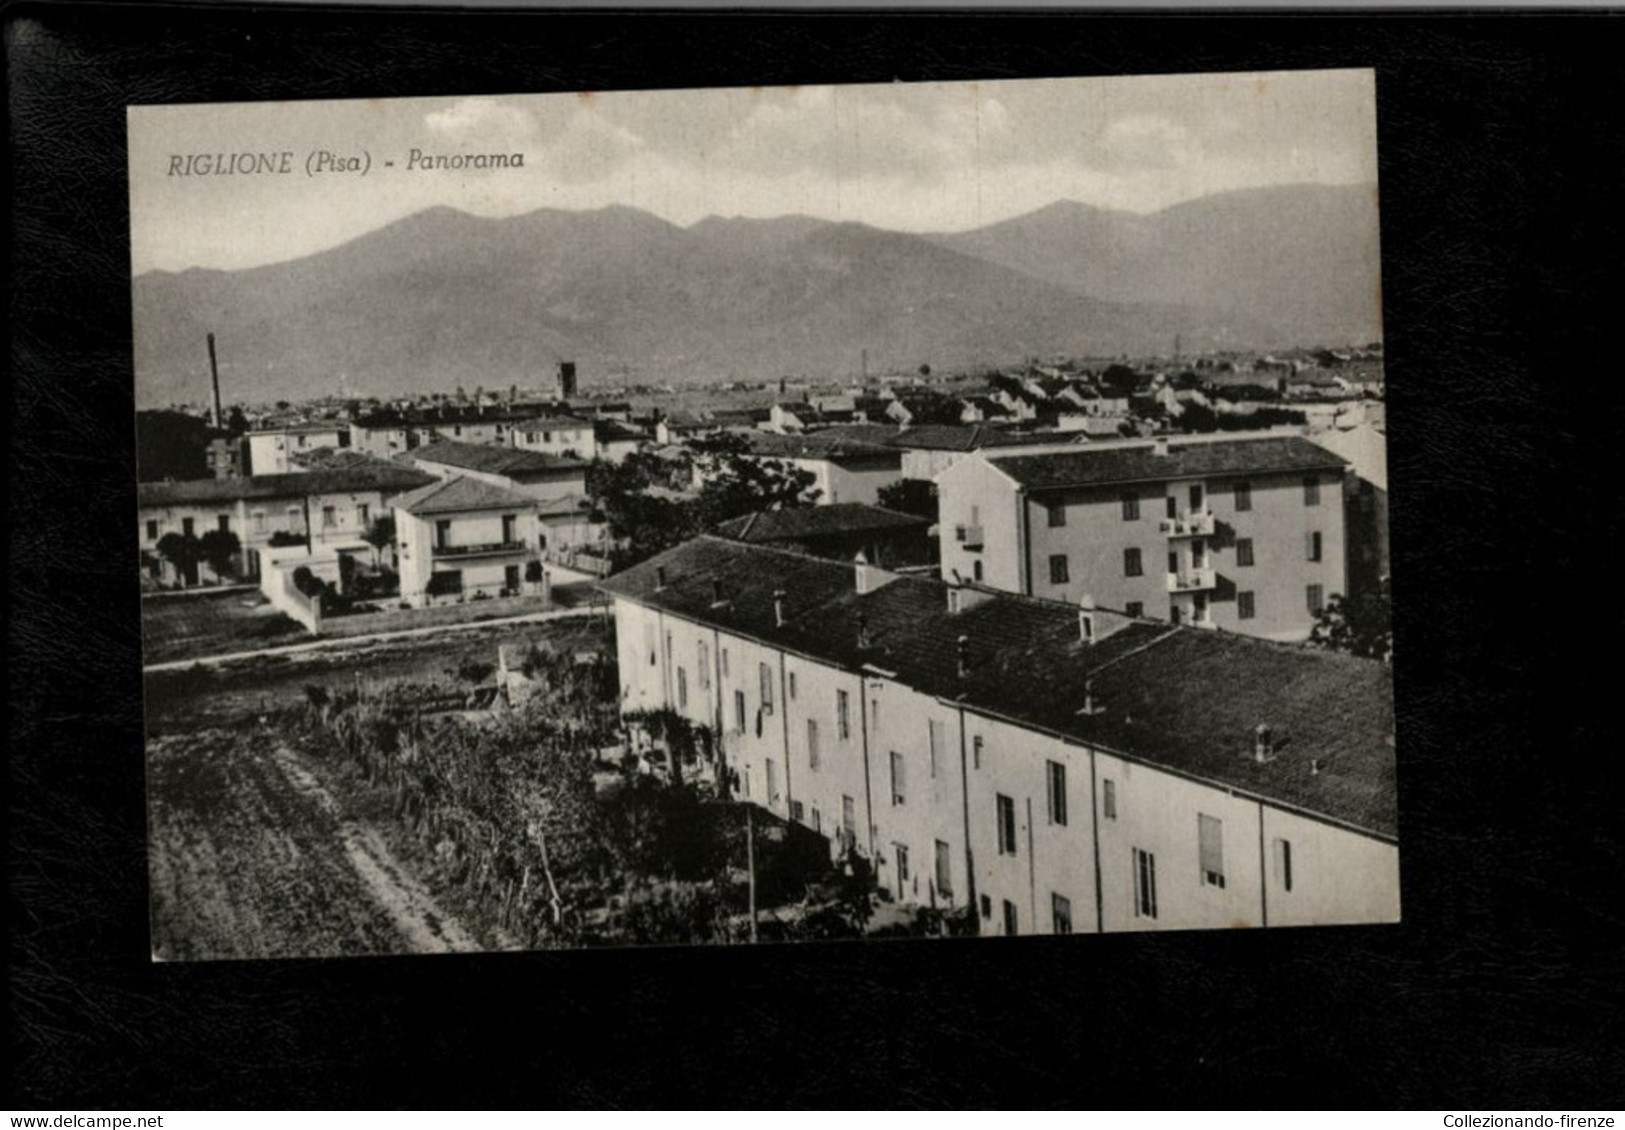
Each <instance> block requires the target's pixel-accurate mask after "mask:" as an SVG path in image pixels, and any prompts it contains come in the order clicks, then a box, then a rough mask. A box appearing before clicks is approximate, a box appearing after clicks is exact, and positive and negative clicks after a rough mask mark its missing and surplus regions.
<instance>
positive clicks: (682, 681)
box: [677, 667, 688, 709]
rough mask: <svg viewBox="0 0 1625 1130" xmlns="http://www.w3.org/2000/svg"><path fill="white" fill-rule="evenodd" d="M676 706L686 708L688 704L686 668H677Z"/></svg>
mask: <svg viewBox="0 0 1625 1130" xmlns="http://www.w3.org/2000/svg"><path fill="white" fill-rule="evenodd" d="M677 706H678V709H686V708H687V706H688V670H687V669H686V668H683V667H679V668H677Z"/></svg>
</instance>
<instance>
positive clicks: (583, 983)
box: [6, 4, 1625, 1110]
mask: <svg viewBox="0 0 1625 1130" xmlns="http://www.w3.org/2000/svg"><path fill="white" fill-rule="evenodd" d="M6 36H7V39H6V45H7V79H8V84H9V85H8V91H9V107H8V109H9V117H8V123H9V129H10V146H11V157H12V161H11V171H12V173H13V176H14V180H13V185H12V192H13V196H12V198H11V213H10V214H11V219H12V223H11V228H10V234H11V240H12V242H11V247H12V259H11V262H10V268H11V272H10V279H9V281H10V287H9V299H10V319H9V327H8V328H9V334H10V345H11V362H12V371H11V383H10V386H9V393H10V412H9V418H8V420H7V427H8V430H9V432H10V444H9V455H10V463H11V471H12V474H11V476H10V486H9V491H8V493H9V502H10V514H9V522H8V524H7V529H6V537H7V539H8V541H9V548H10V554H9V567H8V570H7V577H6V580H7V584H6V588H7V595H8V605H9V617H8V621H9V627H8V632H9V636H10V647H9V650H8V652H7V658H8V661H9V662H8V669H9V674H10V690H9V692H8V695H7V705H8V707H9V715H10V725H9V727H8V738H9V741H8V743H7V763H8V785H9V789H8V801H9V808H10V821H9V830H8V832H7V837H8V843H7V864H8V872H9V876H8V878H9V892H8V910H9V914H8V919H9V925H8V931H9V942H10V954H9V957H10V969H9V977H8V993H9V1002H8V1003H9V1006H10V1012H11V1026H10V1039H11V1050H10V1055H9V1057H8V1060H9V1062H8V1068H9V1070H10V1072H11V1075H12V1087H11V1089H10V1094H9V1096H8V1099H7V1105H11V1106H13V1107H41V1108H49V1109H52V1110H66V1109H74V1108H86V1107H104V1106H119V1107H129V1108H165V1107H169V1108H181V1107H199V1106H205V1107H206V1106H215V1105H224V1106H235V1105H242V1104H252V1105H259V1106H273V1105H274V1106H307V1105H340V1106H345V1105H367V1106H373V1105H383V1106H403V1107H406V1106H443V1105H458V1106H474V1107H486V1106H511V1105H518V1106H542V1105H551V1104H570V1105H595V1106H597V1105H627V1106H636V1105H649V1104H669V1105H694V1104H700V1103H705V1104H718V1105H728V1106H732V1105H742V1104H790V1105H828V1104H834V1103H846V1104H862V1105H891V1104H899V1105H903V1104H906V1105H917V1104H925V1105H957V1106H966V1105H989V1104H1015V1105H1063V1104H1064V1105H1081V1106H1131V1107H1137V1106H1147V1105H1169V1104H1174V1105H1179V1104H1196V1105H1220V1106H1227V1105H1262V1106H1277V1105H1289V1104H1305V1105H1309V1106H1350V1105H1355V1106H1364V1105H1382V1106H1387V1105H1414V1106H1434V1107H1445V1108H1455V1109H1473V1108H1478V1109H1483V1108H1485V1107H1515V1106H1528V1107H1533V1108H1567V1109H1579V1108H1584V1107H1586V1106H1588V1105H1591V1106H1594V1105H1597V1104H1602V1103H1608V1102H1612V1103H1614V1104H1616V1105H1617V1103H1618V1102H1619V1099H1620V1096H1621V1095H1622V1094H1625V1069H1622V1065H1621V1059H1622V1052H1621V1046H1622V1042H1625V1033H1622V1026H1621V1010H1620V1005H1621V985H1622V984H1625V962H1622V956H1621V954H1622V948H1621V933H1622V928H1621V917H1620V893H1621V890H1622V889H1625V874H1622V871H1625V869H1622V859H1625V845H1622V839H1621V830H1622V829H1625V809H1622V807H1621V805H1620V795H1619V792H1618V789H1617V785H1618V781H1619V772H1618V766H1619V764H1620V759H1621V758H1622V757H1625V752H1622V751H1625V741H1622V739H1621V733H1620V725H1619V717H1620V715H1621V713H1622V712H1625V686H1622V683H1621V663H1620V654H1621V649H1622V641H1625V636H1622V633H1621V627H1622V624H1621V619H1622V617H1621V611H1622V609H1625V556H1622V555H1621V550H1622V548H1625V547H1622V546H1621V539H1620V525H1621V513H1622V510H1625V507H1622V498H1625V490H1622V487H1625V483H1622V475H1621V468H1622V466H1625V463H1622V461H1621V459H1620V457H1619V452H1620V451H1621V450H1622V447H1621V443H1622V440H1625V426H1622V425H1625V419H1622V416H1625V413H1622V404H1625V397H1622V394H1621V387H1622V381H1625V365H1622V363H1621V361H1620V356H1621V353H1620V325H1621V320H1622V319H1621V314H1622V313H1625V305H1622V304H1621V303H1620V300H1619V295H1618V279H1619V276H1620V274H1621V272H1622V271H1625V256H1622V254H1621V252H1622V250H1625V249H1622V247H1621V244H1622V240H1621V228H1620V214H1621V210H1622V209H1625V193H1622V191H1621V188H1622V179H1625V178H1622V173H1625V127H1622V124H1621V122H1622V117H1621V111H1620V107H1621V106H1625V80H1622V76H1625V69H1622V68H1621V66H1620V63H1619V59H1620V57H1621V55H1620V49H1621V48H1622V47H1625V42H1622V36H1621V34H1620V20H1619V19H1617V18H1612V17H1598V16H1591V17H1585V18H1572V17H1571V18H1561V19H1560V18H1546V17H1542V18H1528V17H1518V16H1503V17H1496V18H1485V17H1482V16H1479V17H1472V16H1464V15H1443V16H1409V17H1383V18H1375V17H1372V16H1364V15H1362V16H1350V15H1342V16H1338V15H1329V16H1316V17H1310V18H1292V17H1267V18H1263V17H1245V18H1244V17H1215V16H1208V15H1203V16H1188V17H1168V16H1163V17H1150V16H1118V17H1104V16H1066V15H1060V14H1054V13H1050V14H1043V15H1035V16H1028V17H1021V16H1000V17H983V18H974V17H968V16H933V15H924V14H902V15H894V16H889V17H888V16H861V17H851V16H847V17H830V16H818V15H809V14H800V15H779V16H759V17H744V16H737V15H701V14H683V15H668V16H647V15H645V16H637V17H626V16H620V15H614V14H605V13H594V14H582V15H574V16H569V15H542V14H532V15H512V14H510V15H498V14H488V13H472V12H466V13H459V12H455V11H450V10H443V11H433V12H424V11H421V10H416V11H410V12H383V11H378V10H375V9H365V10H356V11H351V12H348V13H346V12H342V11H336V10H328V11H316V10H277V11H267V10H263V9H262V10H255V9H252V8H249V7H247V6H232V7H214V8H211V7H182V6H178V5H170V6H159V5H155V4H150V5H149V4H132V5H120V6H114V7H99V6H94V5H89V4H63V5H57V6H52V5H43V4H36V5H32V6H30V5H22V6H12V7H10V8H8V12H7V23H6ZM1326 66H1375V67H1376V68H1377V69H1378V74H1379V77H1378V89H1379V96H1380V105H1379V128H1380V145H1381V192H1382V224H1383V283H1384V303H1385V318H1386V324H1387V332H1386V342H1387V346H1388V353H1389V366H1390V368H1391V371H1392V375H1393V377H1394V379H1393V381H1392V386H1391V393H1390V395H1391V397H1392V407H1391V410H1390V433H1391V437H1392V440H1393V442H1392V445H1391V450H1392V453H1393V454H1392V467H1391V481H1392V490H1391V501H1392V520H1393V546H1394V550H1393V558H1394V573H1395V576H1396V578H1397V580H1396V583H1395V588H1394V592H1395V601H1396V608H1397V615H1398V647H1397V660H1396V682H1397V688H1398V695H1399V709H1400V723H1399V742H1398V747H1399V758H1400V811H1401V824H1402V861H1403V862H1402V866H1403V873H1404V880H1403V882H1404V895H1403V897H1404V915H1405V921H1404V923H1403V925H1400V926H1396V927H1385V928H1382V927H1378V928H1350V929H1310V930H1295V931H1279V932H1240V933H1231V934H1217V933H1204V934H1179V935H1167V936H1162V937H1154V938H1153V937H1126V936H1117V937H1105V938H1069V939H1060V940H1045V939H1026V940H1019V941H1013V942H992V943H959V944H940V943H939V944H917V943H907V942H895V943H883V944H872V945H845V946H806V947H800V948H795V947H788V948H774V947H766V948H761V949H756V950H743V949H738V950H732V951H703V950H665V951H648V952H614V953H603V952H592V953H561V954H535V955H505V956H482V957H466V958H401V959H377V960H349V961H340V962H270V963H260V964H221V965H194V966H180V965H166V966H155V965H152V964H149V962H148V946H147V938H146V922H145V898H146V891H145V866H144V857H143V836H144V814H143V799H142V750H141V717H140V684H139V675H138V671H139V659H140V657H139V634H138V631H137V615H138V595H137V590H136V586H135V584H134V573H135V570H134V567H133V562H134V560H135V556H136V547H135V544H134V540H133V538H134V534H135V523H134V522H133V521H132V520H131V517H132V515H133V513H134V507H135V500H134V476H133V460H132V448H133V440H132V419H133V417H132V412H133V406H132V395H131V375H130V311H129V277H128V276H129V271H128V232H127V218H126V204H125V195H124V194H125V180H124V178H125V167H124V110H123V107H124V106H125V104H127V103H130V102H196V101H212V100H240V99H261V98H328V97H355V96H362V95H376V96H390V95H408V94H459V93H477V92H517V91H547V90H568V89H593V88H598V89H603V88H624V87H660V86H675V85H682V86H693V85H713V84H758V83H759V84H768V83H789V82H802V83H806V82H824V81H876V80H890V79H893V78H904V79H927V78H929V79H967V78H976V77H993V76H997V77H1008V76H1042V75H1065V74H1087V73H1110V72H1146V71H1200V70H1214V69H1218V70H1240V69H1249V70H1250V69H1267V68H1293V67H1326Z"/></svg>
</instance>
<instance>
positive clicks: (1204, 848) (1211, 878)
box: [1196, 813, 1224, 890]
mask: <svg viewBox="0 0 1625 1130" xmlns="http://www.w3.org/2000/svg"><path fill="white" fill-rule="evenodd" d="M1196 839H1197V844H1196V847H1197V854H1198V855H1199V856H1200V857H1201V860H1200V867H1201V871H1202V882H1203V883H1204V884H1205V885H1207V886H1209V887H1218V888H1219V889H1220V890H1223V889H1224V824H1223V823H1222V822H1220V821H1219V820H1216V819H1215V818H1213V817H1212V816H1207V815H1205V814H1203V813H1198V814H1197V816H1196Z"/></svg>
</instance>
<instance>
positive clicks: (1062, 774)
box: [1044, 761, 1066, 825]
mask: <svg viewBox="0 0 1625 1130" xmlns="http://www.w3.org/2000/svg"><path fill="white" fill-rule="evenodd" d="M1044 780H1045V782H1046V784H1047V786H1048V792H1049V822H1050V823H1051V824H1060V825H1065V824H1066V766H1065V765H1062V764H1061V763H1060V762H1059V761H1046V762H1045V763H1044Z"/></svg>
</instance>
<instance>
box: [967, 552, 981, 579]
mask: <svg viewBox="0 0 1625 1130" xmlns="http://www.w3.org/2000/svg"><path fill="white" fill-rule="evenodd" d="M970 577H971V580H973V581H976V582H977V583H978V584H980V583H981V580H982V561H981V559H980V558H978V559H977V560H975V561H972V562H971V563H970Z"/></svg>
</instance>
